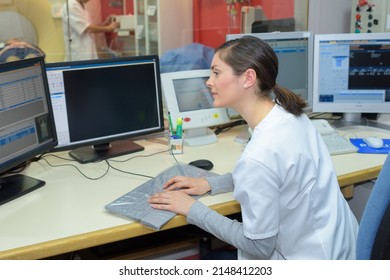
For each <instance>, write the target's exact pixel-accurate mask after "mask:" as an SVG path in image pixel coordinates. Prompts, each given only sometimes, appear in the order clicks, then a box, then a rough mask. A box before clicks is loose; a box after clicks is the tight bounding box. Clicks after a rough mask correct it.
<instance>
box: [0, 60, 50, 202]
mask: <svg viewBox="0 0 390 280" xmlns="http://www.w3.org/2000/svg"><path fill="white" fill-rule="evenodd" d="M56 145H57V137H56V131H55V127H54V119H53V112H52V107H51V103H50V95H49V89H48V84H47V78H46V71H45V64H44V60H43V58H42V57H36V58H31V59H25V60H19V61H15V62H8V63H2V64H0V204H3V203H5V202H8V201H10V200H12V199H15V198H17V197H19V196H21V195H24V194H26V193H28V192H30V191H33V190H35V189H37V188H39V187H41V186H43V185H44V184H45V182H44V181H42V180H39V179H36V178H31V177H29V176H25V175H22V174H18V171H20V170H19V169H20V168H22V167H25V166H26V165H27V164H28V163H29V161H31V160H32V159H34V158H35V157H37V156H39V155H41V154H43V153H45V152H47V151H49V150H50V149H52V148H53V147H55V146H56ZM14 173H17V174H14Z"/></svg>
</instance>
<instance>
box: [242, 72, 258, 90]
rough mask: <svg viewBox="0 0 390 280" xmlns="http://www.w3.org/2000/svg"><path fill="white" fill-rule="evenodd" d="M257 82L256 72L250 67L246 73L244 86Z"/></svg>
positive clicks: (247, 86)
mask: <svg viewBox="0 0 390 280" xmlns="http://www.w3.org/2000/svg"><path fill="white" fill-rule="evenodd" d="M255 83H256V72H255V70H253V69H248V70H246V71H245V73H244V88H249V87H251V86H253V85H254V84H255Z"/></svg>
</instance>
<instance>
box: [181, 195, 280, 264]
mask: <svg viewBox="0 0 390 280" xmlns="http://www.w3.org/2000/svg"><path fill="white" fill-rule="evenodd" d="M187 222H188V223H190V224H193V225H196V226H198V227H200V228H201V229H203V230H205V231H207V232H209V233H211V234H213V235H214V236H215V237H217V238H219V239H220V240H223V241H225V242H226V243H229V244H231V245H233V246H235V247H236V248H238V249H240V250H242V251H245V252H246V253H248V254H250V255H253V256H256V257H258V258H259V259H269V257H270V256H271V254H272V252H273V250H274V247H275V243H276V236H272V237H269V238H265V239H256V240H252V239H249V238H247V237H245V235H244V229H243V225H242V223H241V222H238V221H237V220H232V219H229V218H228V217H225V216H223V215H221V214H219V213H217V212H216V211H214V210H212V209H210V208H209V207H207V206H206V205H204V204H202V203H201V202H199V201H196V202H195V203H194V204H193V205H192V207H191V208H190V211H189V213H188V216H187Z"/></svg>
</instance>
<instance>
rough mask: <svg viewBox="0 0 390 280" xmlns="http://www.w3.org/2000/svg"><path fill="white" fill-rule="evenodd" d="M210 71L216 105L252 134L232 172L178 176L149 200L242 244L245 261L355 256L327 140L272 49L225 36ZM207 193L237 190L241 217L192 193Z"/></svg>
mask: <svg viewBox="0 0 390 280" xmlns="http://www.w3.org/2000/svg"><path fill="white" fill-rule="evenodd" d="M211 70H212V73H211V76H210V78H209V80H208V81H207V85H208V87H209V88H210V89H211V92H212V94H213V98H214V106H215V107H229V108H233V109H235V110H236V111H237V112H239V113H240V114H241V116H242V117H243V118H244V119H245V120H246V121H247V123H248V125H249V127H250V128H252V130H253V134H252V137H251V140H250V141H249V143H248V144H247V146H246V148H245V150H244V151H243V153H242V155H241V157H240V159H239V160H238V162H237V164H236V166H235V168H234V170H233V172H232V174H230V173H229V174H225V175H221V176H216V177H212V178H208V179H207V180H206V179H203V178H188V177H182V176H176V177H174V178H172V179H170V180H169V181H168V182H167V183H166V184H165V186H164V188H165V191H164V192H161V193H158V194H155V195H154V196H153V197H151V198H150V199H149V203H150V204H151V206H152V207H154V208H156V209H165V210H170V211H173V212H176V213H178V214H182V215H185V216H187V221H188V222H189V223H191V224H194V225H197V226H199V227H200V228H202V229H204V230H206V231H208V232H210V233H212V234H213V235H215V236H216V237H218V238H219V239H221V240H224V241H225V242H227V243H229V244H231V245H234V246H235V247H236V248H238V257H239V258H240V259H354V258H355V247H356V236H357V231H358V224H357V221H356V219H355V217H354V215H353V214H352V212H351V210H350V209H349V207H348V204H347V202H346V201H345V199H344V197H343V195H342V193H341V191H340V188H339V185H338V182H337V178H336V174H335V171H334V168H333V164H332V160H331V157H330V155H329V152H328V150H327V148H326V146H325V143H324V142H323V140H322V138H321V136H320V135H319V134H318V132H317V131H316V129H315V128H314V126H313V125H312V123H311V121H310V120H309V119H308V117H307V116H306V115H305V114H304V113H303V109H304V107H305V106H306V102H305V101H304V100H303V99H301V98H300V97H299V96H297V95H295V94H294V93H292V92H291V91H289V90H287V89H285V88H282V87H280V86H279V85H277V84H276V77H277V73H278V61H277V57H276V55H275V53H274V51H273V50H272V48H271V47H270V46H269V45H268V44H266V43H265V42H263V41H262V40H260V39H258V38H255V37H252V36H244V37H242V38H240V39H236V40H232V41H228V42H226V43H224V44H223V45H222V46H220V47H219V48H217V49H216V50H215V55H214V58H213V60H212V66H211ZM272 93H274V94H275V97H276V98H275V100H273V99H272V97H271V95H272ZM178 190H179V191H178ZM209 191H211V194H212V195H213V194H217V193H220V192H226V191H233V195H234V197H235V199H236V200H237V201H238V202H239V203H240V205H241V213H242V222H238V221H235V220H231V219H229V218H227V217H224V216H223V215H220V214H218V213H217V212H215V211H213V210H211V209H210V208H208V207H207V206H205V205H203V204H202V203H200V202H199V201H196V200H195V199H193V198H192V197H191V196H190V195H191V194H197V195H199V194H205V193H207V192H209ZM189 194H190V195H189Z"/></svg>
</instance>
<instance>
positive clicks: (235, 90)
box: [206, 53, 243, 109]
mask: <svg viewBox="0 0 390 280" xmlns="http://www.w3.org/2000/svg"><path fill="white" fill-rule="evenodd" d="M206 85H207V87H208V88H210V90H211V93H212V95H213V99H214V107H218V108H223V107H230V108H233V109H234V108H235V107H236V106H235V105H236V103H237V102H238V101H239V98H240V97H241V96H242V95H241V94H240V91H241V90H242V88H243V77H242V76H237V75H235V74H234V72H233V69H232V68H231V67H230V66H229V65H228V64H226V63H225V62H224V61H223V60H221V59H220V57H219V55H218V53H216V54H215V55H214V57H213V60H212V62H211V75H210V78H209V79H208V80H207V82H206Z"/></svg>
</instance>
